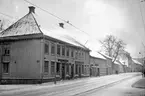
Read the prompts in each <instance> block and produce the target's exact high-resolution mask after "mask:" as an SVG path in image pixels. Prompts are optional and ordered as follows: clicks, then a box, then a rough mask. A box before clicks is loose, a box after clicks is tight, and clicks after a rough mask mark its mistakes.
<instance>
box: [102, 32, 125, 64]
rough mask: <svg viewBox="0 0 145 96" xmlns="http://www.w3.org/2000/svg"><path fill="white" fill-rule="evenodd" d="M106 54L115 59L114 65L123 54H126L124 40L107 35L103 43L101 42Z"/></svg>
mask: <svg viewBox="0 0 145 96" xmlns="http://www.w3.org/2000/svg"><path fill="white" fill-rule="evenodd" d="M100 43H101V44H102V48H103V50H104V51H105V54H107V55H109V56H110V57H112V59H113V61H112V62H113V63H114V62H115V60H116V59H117V58H119V56H121V54H123V53H124V49H125V46H126V44H125V43H124V42H123V40H121V39H118V38H116V37H115V36H113V35H107V36H106V38H105V39H104V40H103V41H100Z"/></svg>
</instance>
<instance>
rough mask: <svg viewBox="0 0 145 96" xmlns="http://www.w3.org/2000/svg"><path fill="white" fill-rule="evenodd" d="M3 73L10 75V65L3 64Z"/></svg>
mask: <svg viewBox="0 0 145 96" xmlns="http://www.w3.org/2000/svg"><path fill="white" fill-rule="evenodd" d="M3 73H9V63H3Z"/></svg>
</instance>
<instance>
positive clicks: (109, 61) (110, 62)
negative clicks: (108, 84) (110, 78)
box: [99, 52, 113, 75]
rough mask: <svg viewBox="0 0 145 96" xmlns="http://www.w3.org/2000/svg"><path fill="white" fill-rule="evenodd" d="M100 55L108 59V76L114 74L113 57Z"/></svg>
mask: <svg viewBox="0 0 145 96" xmlns="http://www.w3.org/2000/svg"><path fill="white" fill-rule="evenodd" d="M99 54H101V55H102V56H103V57H105V58H106V60H107V66H108V69H107V70H108V74H109V75H110V74H113V64H112V57H110V56H108V55H105V54H102V53H100V52H99Z"/></svg>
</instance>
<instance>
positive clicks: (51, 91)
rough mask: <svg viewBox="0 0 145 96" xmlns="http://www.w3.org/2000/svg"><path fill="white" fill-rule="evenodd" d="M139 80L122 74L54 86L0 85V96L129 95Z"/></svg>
mask: <svg viewBox="0 0 145 96" xmlns="http://www.w3.org/2000/svg"><path fill="white" fill-rule="evenodd" d="M138 75H139V76H138ZM140 78H141V75H140V73H123V74H118V75H108V76H101V77H91V78H85V79H80V80H74V81H73V80H72V81H66V82H63V83H62V81H60V82H57V84H56V85H54V84H49V83H45V84H40V85H39V84H36V85H0V96H96V95H98V96H101V94H102V96H118V94H123V93H124V94H129V93H130V90H134V89H131V87H130V85H131V84H132V83H134V82H135V81H137V80H138V79H140ZM16 86H17V87H16ZM18 86H19V87H18ZM126 89H127V90H126ZM125 90H126V91H125ZM114 91H115V93H116V94H115V95H114ZM125 92H127V93H125ZM105 94H106V95H105ZM108 94H110V95H108ZM112 94H113V95H112ZM119 96H121V95H119ZM127 96H128V95H127Z"/></svg>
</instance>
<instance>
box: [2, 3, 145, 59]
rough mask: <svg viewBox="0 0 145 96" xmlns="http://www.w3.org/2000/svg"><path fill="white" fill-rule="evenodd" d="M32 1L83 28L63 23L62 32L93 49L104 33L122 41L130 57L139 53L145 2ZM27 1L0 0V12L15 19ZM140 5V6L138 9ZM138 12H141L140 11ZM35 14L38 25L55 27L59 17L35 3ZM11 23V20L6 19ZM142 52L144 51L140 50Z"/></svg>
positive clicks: (143, 37) (23, 11)
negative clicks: (65, 31)
mask: <svg viewBox="0 0 145 96" xmlns="http://www.w3.org/2000/svg"><path fill="white" fill-rule="evenodd" d="M29 1H30V2H32V3H33V4H35V5H38V6H39V7H41V8H43V9H45V10H47V11H49V12H50V13H53V14H55V15H56V16H59V17H60V18H62V19H64V20H66V21H67V20H68V21H69V22H70V23H72V24H73V25H75V26H76V27H78V28H79V29H81V30H83V31H84V32H86V33H87V34H89V35H87V34H85V33H83V32H81V31H79V30H77V29H75V28H73V27H72V26H70V25H68V24H65V25H64V28H65V30H67V33H66V34H69V35H72V36H73V37H74V38H75V39H77V40H79V41H80V42H81V43H82V44H85V45H86V46H87V47H89V48H90V49H91V50H93V51H99V50H100V49H101V47H100V46H101V45H100V43H99V40H103V39H104V38H105V36H106V35H110V34H111V35H114V36H116V37H118V38H120V39H122V40H123V41H124V42H125V43H126V44H127V46H126V50H127V51H128V52H130V53H131V56H132V57H141V55H140V54H139V52H142V54H144V51H143V45H142V43H144V44H145V30H144V23H143V20H145V7H144V6H145V2H140V0H29ZM30 5H31V4H28V3H27V2H25V1H24V0H0V12H2V13H4V14H7V15H10V16H12V17H13V18H10V17H6V16H4V15H2V14H0V17H1V18H6V19H8V20H9V21H10V22H12V23H13V22H15V21H16V20H18V19H19V18H21V17H23V16H24V15H26V14H27V13H28V6H30ZM140 9H141V10H140ZM141 12H142V15H141ZM35 14H36V16H37V17H38V18H39V19H38V23H39V25H40V26H41V27H43V28H45V29H47V30H49V29H52V28H57V27H58V23H60V22H62V21H61V20H59V19H57V18H55V17H53V16H51V15H49V14H47V13H46V12H44V11H42V10H40V9H39V8H37V7H36V9H35ZM10 24H11V23H10ZM144 56H145V54H144Z"/></svg>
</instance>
